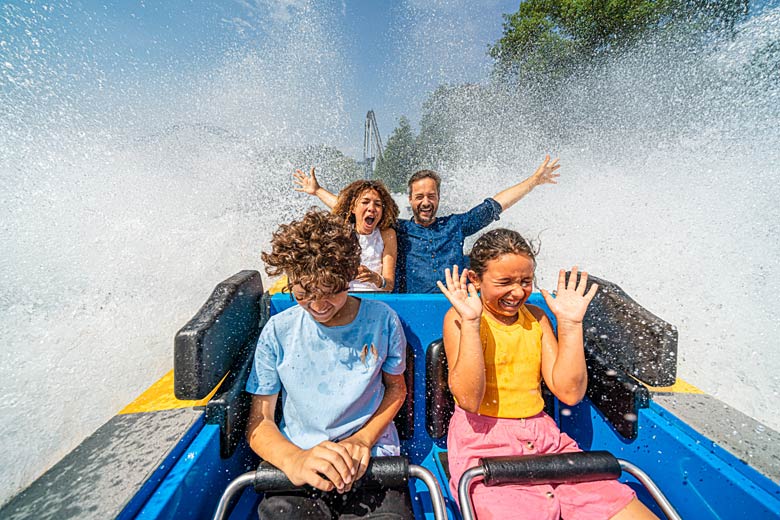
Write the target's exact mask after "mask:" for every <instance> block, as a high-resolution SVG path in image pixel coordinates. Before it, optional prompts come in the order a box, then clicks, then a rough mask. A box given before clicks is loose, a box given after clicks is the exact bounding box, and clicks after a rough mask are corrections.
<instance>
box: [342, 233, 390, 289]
mask: <svg viewBox="0 0 780 520" xmlns="http://www.w3.org/2000/svg"><path fill="white" fill-rule="evenodd" d="M358 241H359V242H360V247H361V249H362V250H363V252H362V253H360V264H361V265H364V266H366V267H368V268H369V269H371V270H372V271H374V272H376V273H379V274H382V253H383V252H384V250H385V241H384V240H382V233H381V231H379V228H378V227H377V228H374V231H372V232H371V234H370V235H361V234H360V233H358ZM349 290H350V291H378V290H379V287H377V286H376V285H374V284H373V283H370V282H359V281H357V280H352V281H351V282H349Z"/></svg>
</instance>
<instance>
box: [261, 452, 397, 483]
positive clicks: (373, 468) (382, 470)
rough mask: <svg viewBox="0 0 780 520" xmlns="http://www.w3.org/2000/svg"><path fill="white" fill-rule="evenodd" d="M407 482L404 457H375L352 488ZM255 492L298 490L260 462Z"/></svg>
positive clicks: (281, 475) (269, 464)
mask: <svg viewBox="0 0 780 520" xmlns="http://www.w3.org/2000/svg"><path fill="white" fill-rule="evenodd" d="M408 482H409V461H408V460H406V457H376V458H372V459H371V460H370V461H369V463H368V469H366V474H365V475H363V478H361V479H360V480H358V481H357V482H356V483H355V485H354V486H353V489H354V488H358V487H366V488H402V487H405V486H406V485H407V483H408ZM254 486H255V491H257V492H263V491H291V490H294V489H298V488H299V486H296V485H295V484H293V483H292V482H290V480H289V479H288V478H287V476H286V475H285V474H284V473H283V472H282V470H280V469H279V468H277V467H276V466H274V465H272V464H271V463H269V462H265V461H263V462H261V463H260V466H259V467H258V468H257V472H256V473H255V480H254Z"/></svg>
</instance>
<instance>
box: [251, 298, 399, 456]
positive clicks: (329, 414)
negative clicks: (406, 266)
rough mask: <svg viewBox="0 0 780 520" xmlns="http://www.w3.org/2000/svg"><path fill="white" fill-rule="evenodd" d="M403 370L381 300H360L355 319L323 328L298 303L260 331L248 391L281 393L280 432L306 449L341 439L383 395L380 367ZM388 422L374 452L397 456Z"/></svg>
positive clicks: (391, 315) (390, 316)
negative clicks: (347, 322)
mask: <svg viewBox="0 0 780 520" xmlns="http://www.w3.org/2000/svg"><path fill="white" fill-rule="evenodd" d="M405 368H406V337H405V336H404V331H403V329H402V328H401V322H400V320H399V319H398V315H397V314H396V313H395V311H393V310H392V309H391V308H390V307H388V306H387V305H386V304H384V303H382V302H378V301H374V300H364V299H361V300H360V307H359V309H358V312H357V315H356V316H355V319H354V320H352V322H351V323H349V324H347V325H342V326H338V327H326V326H324V325H322V324H320V323H318V322H317V321H316V320H314V318H312V317H311V315H310V314H309V313H308V312H306V310H305V309H303V307H300V306H298V305H296V306H294V307H290V308H289V309H287V310H285V311H283V312H280V313H279V314H276V315H274V316H272V317H271V319H270V320H268V323H266V325H265V327H264V328H263V330H262V332H261V333H260V337H259V338H258V340H257V348H256V350H255V360H254V364H253V366H252V371H251V373H250V374H249V379H248V380H247V383H246V391H247V392H249V393H252V394H259V395H273V394H277V393H279V392H280V391H281V402H282V412H283V418H282V422H281V424H280V425H279V429H280V431H281V432H282V434H283V435H284V436H285V437H287V439H289V440H290V441H291V442H292V443H293V444H295V445H296V446H298V447H300V448H303V449H309V448H311V447H313V446H316V445H317V444H319V443H321V442H323V441H326V440H331V441H339V440H341V439H344V438H346V437H349V436H350V435H352V434H353V433H355V432H356V431H357V430H359V429H360V428H362V427H363V425H364V424H365V423H366V421H368V419H369V418H370V417H371V416H372V415H373V414H374V412H376V410H377V408H379V404H380V403H381V402H382V398H383V397H384V395H385V386H384V383H383V382H382V372H387V373H388V374H393V375H398V374H402V373H403V372H404V369H405ZM399 445H400V442H399V439H398V432H397V431H396V429H395V424H394V423H393V422H390V424H389V426H388V428H387V430H386V431H385V433H384V434H383V435H382V436H381V437H380V439H379V440H378V441H377V444H376V445H375V446H374V449H373V450H372V455H375V456H376V455H397V454H398V446H399Z"/></svg>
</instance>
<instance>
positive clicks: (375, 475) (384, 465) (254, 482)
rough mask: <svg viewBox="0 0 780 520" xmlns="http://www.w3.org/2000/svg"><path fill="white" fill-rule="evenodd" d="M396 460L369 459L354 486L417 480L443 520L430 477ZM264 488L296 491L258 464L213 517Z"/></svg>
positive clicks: (231, 489)
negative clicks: (237, 498) (245, 494)
mask: <svg viewBox="0 0 780 520" xmlns="http://www.w3.org/2000/svg"><path fill="white" fill-rule="evenodd" d="M385 459H387V460H385ZM398 459H404V462H405V458H404V457H377V458H375V459H371V462H370V463H369V467H368V469H366V474H365V475H363V477H362V478H361V479H360V480H359V481H357V483H356V484H359V483H361V482H370V483H369V484H367V485H368V486H371V485H381V483H382V481H383V479H384V480H385V481H386V479H388V478H389V479H390V480H392V481H395V482H401V481H402V480H403V481H405V480H407V479H408V477H412V478H416V479H418V480H421V481H422V482H423V483H424V484H425V485H426V487H427V488H428V491H429V493H430V495H431V504H432V505H433V517H434V518H435V519H436V520H446V518H447V509H446V507H445V505H444V496H443V495H442V492H441V488H440V487H439V483H438V482H437V481H436V477H434V476H433V473H431V472H430V471H428V470H427V469H425V468H423V467H422V466H417V465H415V464H408V463H404V464H402V465H399V461H398ZM391 472H395V474H393V475H391V474H390V473H391ZM399 473H403V474H399ZM258 474H260V478H258ZM264 484H269V485H270V486H271V487H273V488H274V490H291V489H298V486H294V485H293V484H292V483H291V482H290V481H289V479H287V477H286V475H285V474H284V473H283V472H282V470H280V469H278V468H275V467H273V466H271V465H270V464H267V463H261V467H260V468H258V470H257V471H250V472H247V473H244V474H243V475H240V476H239V477H237V478H236V479H234V480H233V481H232V482H231V483H230V484H228V487H227V488H225V492H224V493H222V497H220V499H219V504H217V510H216V511H215V512H214V517H213V518H214V520H223V519H224V518H225V517H226V516H225V515H226V513H227V508H228V505H229V504H230V502H231V500H232V499H233V497H234V496H235V495H237V494H239V493H240V492H241V491H242V490H243V489H244V488H245V487H248V486H254V487H255V489H256V490H258V491H259V490H261V488H262V487H263V485H264Z"/></svg>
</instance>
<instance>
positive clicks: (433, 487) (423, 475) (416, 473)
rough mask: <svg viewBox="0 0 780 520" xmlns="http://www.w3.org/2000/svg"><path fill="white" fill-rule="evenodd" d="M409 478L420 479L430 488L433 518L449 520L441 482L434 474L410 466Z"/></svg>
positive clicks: (421, 468)
mask: <svg viewBox="0 0 780 520" xmlns="http://www.w3.org/2000/svg"><path fill="white" fill-rule="evenodd" d="M409 476H410V477H414V478H416V479H420V480H422V481H423V483H424V484H425V485H426V486H427V487H428V491H429V492H430V494H431V503H432V504H433V518H435V519H436V520H446V519H447V508H446V507H445V505H444V496H443V495H442V494H441V488H440V487H439V482H438V481H437V480H436V477H434V476H433V473H431V472H430V471H428V470H427V469H425V468H424V467H422V466H418V465H416V464H409Z"/></svg>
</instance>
